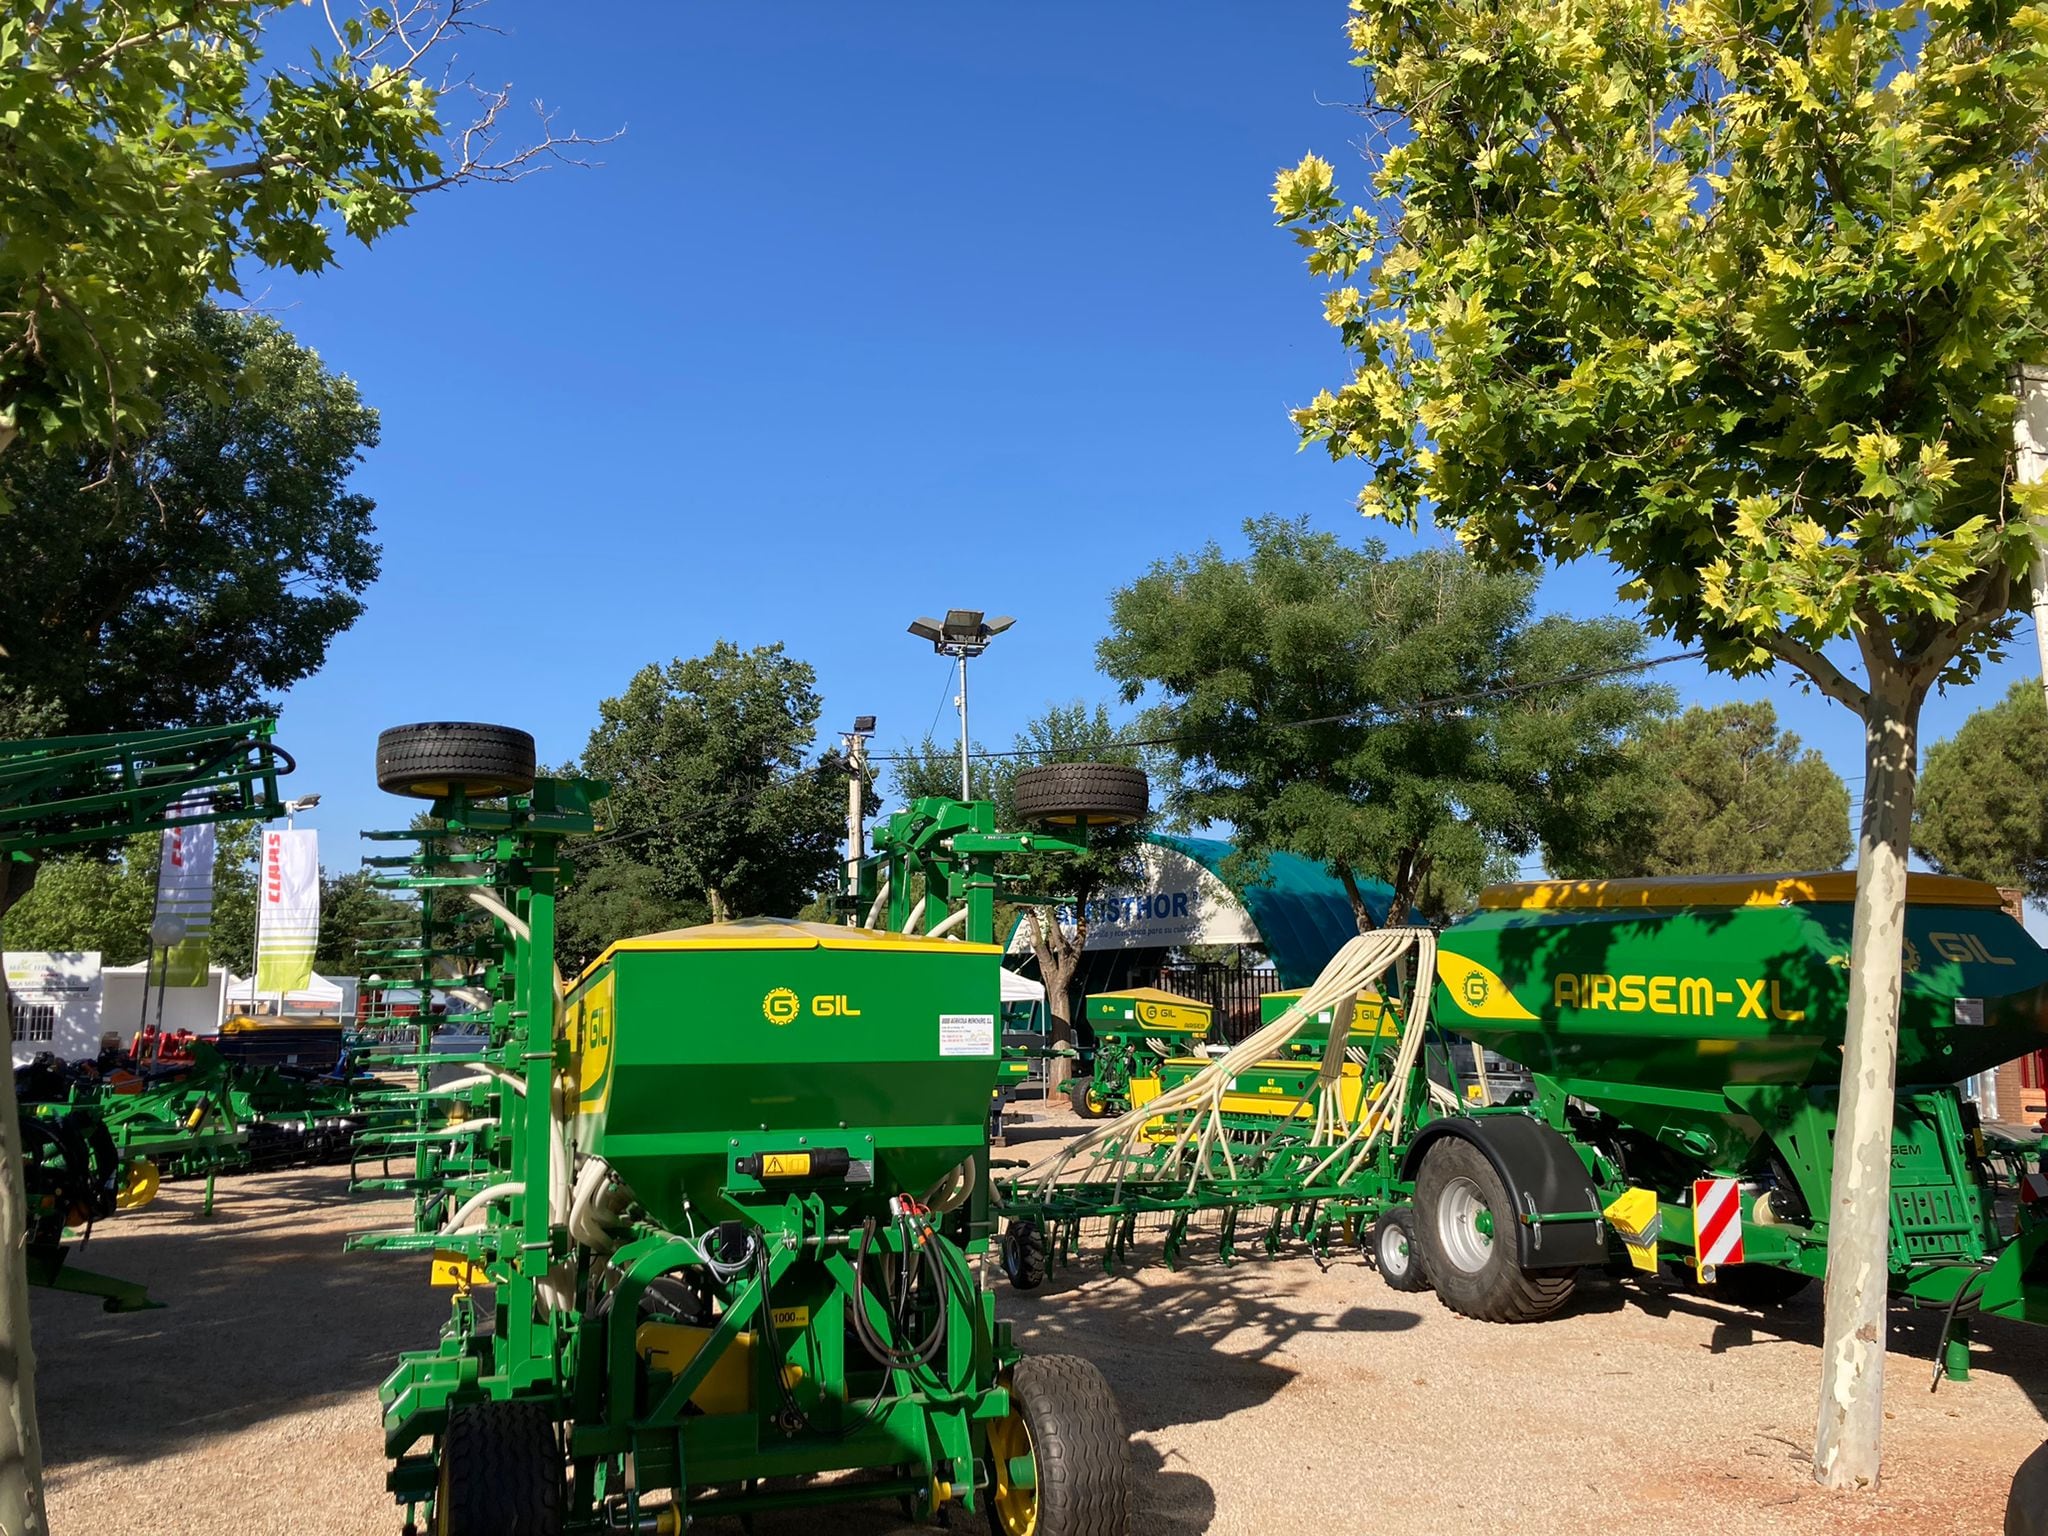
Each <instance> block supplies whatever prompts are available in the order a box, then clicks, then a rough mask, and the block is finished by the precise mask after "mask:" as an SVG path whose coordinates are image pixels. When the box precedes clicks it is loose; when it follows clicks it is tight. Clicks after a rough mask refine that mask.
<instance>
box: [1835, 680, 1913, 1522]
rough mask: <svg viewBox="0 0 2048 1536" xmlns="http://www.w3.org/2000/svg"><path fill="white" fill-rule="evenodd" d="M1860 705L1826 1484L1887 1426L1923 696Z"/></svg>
mask: <svg viewBox="0 0 2048 1536" xmlns="http://www.w3.org/2000/svg"><path fill="white" fill-rule="evenodd" d="M1872 674H1873V675H1872V677H1871V686H1870V690H1869V696H1868V700H1867V702H1866V703H1865V706H1864V724H1863V762H1864V780H1863V819H1862V827H1861V830H1860V833H1859V836H1858V839H1857V850H1856V851H1857V858H1856V915H1855V919H1854V925H1853V927H1852V930H1851V939H1850V944H1851V949H1850V956H1849V965H1850V969H1849V1014H1848V1021H1847V1034H1846V1038H1845V1039H1844V1042H1843V1047H1842V1093H1841V1104H1840V1108H1839V1113H1838V1119H1837V1123H1836V1127H1835V1170H1834V1183H1833V1186H1832V1188H1831V1190H1830V1193H1829V1198H1828V1211H1827V1215H1828V1271H1827V1293H1826V1315H1825V1323H1824V1327H1823V1334H1822V1359H1821V1380H1820V1421H1819V1428H1818V1430H1817V1431H1816V1433H1815V1437H1814V1449H1813V1475H1814V1479H1815V1481H1817V1482H1819V1483H1821V1484H1823V1485H1824V1486H1826V1487H1830V1488H1866V1489H1868V1488H1875V1487H1876V1486H1877V1476H1878V1455H1879V1439H1880V1432H1881V1431H1882V1429H1883V1427H1884V1345H1885V1305H1886V1296H1887V1291H1888V1282H1889V1279H1890V1274H1889V1266H1888V1264H1887V1263H1886V1245H1887V1242H1888V1239H1889V1233H1890V1226H1891V1152H1892V1088H1893V1081H1894V1078H1895V1075H1896V1072H1897V1068H1898V1056H1899V1050H1898V1046H1899V987H1900V982H1901V978H1902V974H1903V960H1902V956H1903V948H1904V941H1905V932H1906V852H1907V842H1908V838H1909V837H1910V835H1911V832H1912V826H1913V769H1914V755H1915V750H1914V749H1915V739H1916V737H1917V734H1918V730H1919V716H1920V697H1921V695H1920V691H1919V690H1918V689H1914V688H1910V687H1906V686H1903V685H1901V684H1900V683H1899V682H1898V681H1897V680H1896V679H1889V678H1885V677H1882V676H1879V675H1877V669H1876V668H1875V667H1873V668H1872Z"/></svg>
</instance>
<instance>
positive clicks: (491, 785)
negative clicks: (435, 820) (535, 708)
mask: <svg viewBox="0 0 2048 1536" xmlns="http://www.w3.org/2000/svg"><path fill="white" fill-rule="evenodd" d="M534 772H535V763H534V755H533V738H532V737H531V736H529V735H528V734H527V733H526V732H524V731H520V730H514V729H513V728H512V727H511V726H509V725H478V724H476V723H474V722H472V721H466V720H430V721H426V722H424V723H422V724H419V725H394V726H393V727H391V729H390V730H388V731H385V732H383V733H382V734H381V735H379V736H378V738H377V787H378V788H379V789H381V790H384V791H385V792H387V793H389V794H394V795H410V796H412V797H414V798H415V799H419V800H438V799H440V798H441V797H442V796H443V795H450V794H454V793H455V792H456V791H458V790H460V791H461V792H462V793H463V794H465V795H468V796H469V797H470V798H471V799H472V800H485V799H489V798H491V797H492V796H494V795H523V794H525V793H526V792H527V791H528V790H530V789H532V788H533V780H534Z"/></svg>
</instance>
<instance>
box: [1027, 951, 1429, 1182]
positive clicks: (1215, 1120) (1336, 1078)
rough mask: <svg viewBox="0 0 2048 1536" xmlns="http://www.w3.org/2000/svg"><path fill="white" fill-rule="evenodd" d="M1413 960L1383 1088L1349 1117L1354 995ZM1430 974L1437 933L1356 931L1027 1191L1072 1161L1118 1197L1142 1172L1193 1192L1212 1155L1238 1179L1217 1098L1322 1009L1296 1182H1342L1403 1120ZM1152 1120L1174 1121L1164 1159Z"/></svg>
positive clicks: (1058, 1160)
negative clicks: (1151, 1131) (1217, 1049)
mask: <svg viewBox="0 0 2048 1536" xmlns="http://www.w3.org/2000/svg"><path fill="white" fill-rule="evenodd" d="M1411 953H1412V954H1413V955H1414V965H1413V967H1412V969H1411V970H1410V973H1409V974H1410V975H1411V976H1412V977H1414V978H1417V979H1418V983H1417V985H1415V986H1412V987H1411V988H1409V989H1408V991H1409V995H1410V1002H1409V1005H1408V1008H1407V1014H1406V1018H1405V1020H1404V1024H1403V1029H1402V1032H1401V1041H1400V1044H1399V1046H1398V1048H1397V1049H1396V1051H1395V1053H1394V1059H1393V1061H1392V1063H1391V1064H1390V1070H1389V1074H1388V1077H1387V1079H1386V1086H1385V1088H1384V1089H1383V1090H1382V1091H1381V1092H1380V1093H1379V1095H1378V1096H1377V1097H1374V1098H1370V1099H1368V1100H1366V1101H1364V1102H1361V1103H1360V1104H1359V1105H1358V1117H1357V1119H1356V1120H1355V1121H1354V1120H1352V1119H1351V1118H1350V1116H1349V1115H1347V1113H1346V1111H1345V1108H1344V1073H1343V1069H1344V1061H1345V1051H1346V1048H1347V1045H1348V1035H1349V1032H1350V1024H1351V1013H1352V1009H1353V1007H1354V1006H1355V1005H1356V1002H1357V999H1358V995H1359V993H1361V992H1363V991H1365V990H1367V989H1368V988H1370V987H1372V986H1373V984H1374V983H1375V982H1378V981H1379V980H1380V979H1381V978H1382V977H1383V976H1385V975H1386V973H1387V972H1388V971H1389V970H1391V969H1392V968H1393V967H1394V965H1395V964H1396V963H1397V962H1399V961H1400V960H1402V959H1403V958H1404V957H1406V956H1408V955H1409V954H1411ZM1435 975H1436V935H1435V934H1433V933H1431V932H1430V931H1429V930H1428V929H1426V928H1382V929H1380V930H1379V931H1378V932H1376V933H1366V934H1360V935H1359V936H1358V937H1357V938H1355V939H1353V940H1351V942H1350V943H1348V944H1346V945H1345V946H1344V947H1343V948H1342V949H1340V950H1338V951H1337V953H1336V955H1335V956H1334V957H1333V958H1332V959H1331V961H1330V963H1329V964H1328V965H1327V966H1325V967H1324V968H1323V973H1322V974H1321V975H1320V976H1318V977H1317V978H1316V980H1315V984H1314V985H1313V986H1311V987H1310V988H1309V989H1308V990H1307V991H1306V992H1304V993H1302V995H1301V996H1300V998H1298V999H1297V1000H1296V1001H1295V1004H1294V1006H1293V1007H1291V1008H1289V1009H1288V1010H1287V1011H1286V1012H1285V1013H1283V1014H1282V1015H1281V1016H1280V1017H1279V1018H1277V1019H1275V1020H1274V1021H1273V1022H1272V1023H1271V1024H1268V1025H1265V1026H1264V1027H1262V1028H1260V1029H1258V1030H1256V1031H1255V1032H1253V1033H1252V1034H1250V1035H1248V1036H1246V1037H1245V1038H1244V1039H1243V1040H1242V1041H1240V1042H1239V1043H1238V1044H1236V1045H1234V1046H1232V1047H1231V1048H1230V1049H1229V1050H1228V1051H1227V1052H1225V1053H1224V1054H1223V1055H1222V1056H1219V1057H1217V1058H1216V1059H1215V1060H1213V1061H1211V1062H1210V1063H1209V1065H1208V1066H1206V1067H1204V1068H1203V1069H1202V1070H1201V1071H1200V1072H1198V1073H1196V1074H1195V1075H1194V1076H1193V1077H1191V1078H1189V1079H1188V1080H1187V1081H1186V1082H1184V1083H1182V1084H1180V1085H1179V1086H1177V1087H1175V1088H1171V1089H1169V1090H1167V1091H1166V1092H1165V1093H1162V1094H1160V1095H1159V1096H1158V1097H1157V1098H1155V1099H1152V1100H1150V1101H1149V1102H1147V1103H1145V1104H1142V1105H1140V1106H1139V1107H1138V1108H1136V1109H1133V1110H1132V1111H1131V1112H1130V1113H1129V1114H1127V1115H1124V1116H1123V1117H1121V1118H1120V1119H1117V1120H1112V1121H1111V1122H1109V1124H1107V1125H1104V1126H1101V1127H1098V1128H1097V1129H1095V1130H1093V1131H1090V1132H1088V1133H1087V1134H1086V1135H1084V1136H1080V1137H1077V1138H1076V1139H1075V1140H1074V1141H1072V1142H1070V1143H1069V1144H1068V1145H1067V1147H1066V1149H1065V1150H1064V1151H1062V1152H1061V1153H1060V1154H1059V1156H1057V1157H1055V1158H1054V1159H1052V1161H1051V1162H1049V1163H1047V1164H1046V1165H1045V1167H1044V1168H1043V1169H1041V1170H1040V1171H1039V1172H1038V1173H1037V1175H1036V1176H1035V1177H1033V1178H1032V1179H1031V1180H1030V1182H1029V1185H1028V1186H1025V1187H1028V1188H1029V1189H1031V1190H1034V1191H1036V1192H1038V1193H1040V1194H1044V1193H1048V1192H1050V1190H1051V1188H1052V1186H1053V1185H1055V1184H1057V1183H1058V1182H1059V1181H1060V1178H1061V1176H1062V1175H1063V1174H1065V1173H1066V1171H1067V1170H1068V1169H1069V1168H1070V1167H1072V1166H1073V1165H1074V1164H1075V1163H1076V1161H1077V1160H1080V1159H1084V1158H1085V1159H1086V1160H1087V1161H1086V1162H1085V1163H1084V1164H1083V1165H1082V1169H1081V1173H1080V1179H1081V1181H1082V1182H1084V1183H1092V1182H1099V1181H1107V1180H1114V1181H1115V1183H1116V1185H1117V1188H1118V1198H1121V1195H1122V1186H1123V1183H1124V1181H1125V1179H1126V1177H1128V1176H1130V1175H1132V1174H1138V1173H1142V1175H1143V1176H1144V1177H1145V1178H1146V1179H1148V1180H1156V1179H1159V1178H1161V1177H1174V1176H1177V1175H1179V1174H1180V1173H1182V1172H1183V1171H1185V1172H1186V1174H1187V1178H1188V1186H1189V1188H1190V1189H1191V1190H1192V1189H1193V1187H1194V1186H1195V1184H1196V1183H1197V1182H1198V1181H1199V1180H1200V1179H1201V1178H1202V1176H1203V1175H1204V1174H1205V1173H1207V1172H1209V1171H1210V1169H1211V1167H1212V1165H1213V1162H1214V1161H1215V1160H1216V1159H1218V1158H1220V1160H1221V1162H1222V1165H1223V1169H1224V1172H1225V1173H1226V1175H1227V1176H1229V1177H1232V1178H1235V1177H1236V1176H1237V1162H1236V1157H1235V1154H1234V1153H1233V1151H1232V1148H1231V1140H1230V1135H1229V1132H1228V1130H1227V1129H1226V1127H1225V1124H1224V1109H1223V1100H1224V1098H1225V1096H1226V1095H1228V1094H1229V1093H1231V1092H1232V1084H1233V1082H1234V1081H1235V1079H1236V1078H1237V1076H1238V1075H1239V1074H1240V1073H1243V1072H1247V1071H1250V1070H1252V1069H1253V1068H1254V1067H1256V1066H1257V1064H1258V1063H1259V1062H1261V1061H1265V1060H1268V1059H1270V1058H1271V1057H1273V1056H1274V1055H1276V1054H1277V1053H1279V1052H1280V1051H1281V1050H1283V1049H1285V1047H1286V1045H1287V1043H1288V1042H1289V1041H1291V1040H1293V1039H1294V1038H1295V1037H1296V1036H1297V1035H1299V1034H1300V1033H1301V1032H1302V1030H1303V1029H1304V1028H1306V1027H1307V1026H1308V1025H1309V1024H1311V1023H1312V1022H1313V1021H1314V1020H1315V1018H1316V1016H1317V1015H1318V1014H1320V1013H1324V1012H1328V1013H1329V1014H1330V1015H1331V1024H1330V1032H1329V1039H1328V1042H1327V1044H1326V1045H1325V1046H1324V1050H1323V1061H1322V1068H1321V1070H1320V1072H1319V1073H1318V1074H1317V1092H1316V1119H1315V1126H1314V1129H1313V1131H1312V1132H1311V1133H1310V1136H1309V1139H1308V1144H1307V1145H1308V1147H1309V1148H1310V1149H1311V1150H1312V1151H1321V1152H1322V1153H1323V1155H1322V1157H1321V1159H1320V1160H1319V1161H1318V1162H1317V1163H1315V1164H1314V1165H1313V1167H1312V1168H1311V1169H1310V1170H1309V1172H1308V1174H1307V1176H1306V1177H1305V1178H1304V1179H1303V1181H1302V1182H1303V1184H1304V1185H1309V1184H1313V1183H1314V1182H1315V1181H1316V1180H1318V1179H1319V1178H1321V1177H1322V1176H1323V1175H1324V1174H1325V1173H1327V1172H1329V1171H1330V1170H1331V1169H1332V1168H1335V1169H1337V1171H1338V1176H1339V1177H1340V1178H1341V1177H1344V1176H1348V1175H1349V1174H1350V1173H1351V1172H1353V1171H1354V1170H1355V1169H1356V1168H1357V1167H1358V1166H1359V1164H1361V1163H1362V1162H1363V1161H1364V1160H1365V1159H1366V1158H1367V1157H1368V1156H1370V1155H1371V1152H1372V1149H1373V1147H1374V1145H1375V1143H1376V1142H1377V1141H1378V1140H1379V1138H1380V1136H1381V1135H1382V1134H1384V1133H1385V1131H1386V1130H1387V1128H1388V1127H1390V1126H1398V1125H1400V1124H1401V1123H1402V1121H1403V1119H1404V1117H1405V1116H1406V1114H1407V1109H1408V1084H1409V1080H1410V1077H1411V1076H1412V1069H1413V1067H1414V1065H1415V1062H1416V1059H1417V1057H1418V1056H1419V1055H1420V1054H1421V1051H1422V1041H1423V1035H1424V1032H1425V1030H1426V1029H1427V1027H1428V1022H1429V993H1430V986H1431V983H1432V981H1433V979H1434V977H1435ZM1155 1122H1163V1123H1166V1124H1176V1123H1177V1124H1178V1125H1179V1127H1180V1128H1179V1131H1178V1133H1177V1134H1176V1136H1175V1138H1174V1140H1173V1141H1172V1142H1171V1143H1170V1144H1169V1145H1168V1146H1167V1147H1166V1150H1165V1152H1164V1154H1163V1155H1161V1154H1160V1153H1159V1151H1158V1150H1157V1147H1156V1145H1155V1144H1153V1143H1150V1142H1147V1141H1146V1139H1145V1136H1144V1131H1145V1128H1146V1126H1148V1125H1150V1124H1153V1123H1155Z"/></svg>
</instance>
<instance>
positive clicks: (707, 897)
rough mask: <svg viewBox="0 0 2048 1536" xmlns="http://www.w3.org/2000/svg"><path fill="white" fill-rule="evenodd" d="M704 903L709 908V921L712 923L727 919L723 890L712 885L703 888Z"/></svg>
mask: <svg viewBox="0 0 2048 1536" xmlns="http://www.w3.org/2000/svg"><path fill="white" fill-rule="evenodd" d="M704 904H705V905H706V906H708V907H709V908H710V909H711V921H713V922H714V923H722V922H725V921H727V914H726V907H725V892H723V891H721V890H720V889H719V888H718V887H717V886H715V885H713V886H707V887H706V888H705V891H704Z"/></svg>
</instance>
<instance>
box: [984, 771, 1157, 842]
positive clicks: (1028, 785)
mask: <svg viewBox="0 0 2048 1536" xmlns="http://www.w3.org/2000/svg"><path fill="white" fill-rule="evenodd" d="M1013 792H1014V793H1015V795H1016V799H1017V818H1018V819H1019V820H1020V821H1027V822H1036V823H1040V824H1049V825H1052V826H1064V827H1123V826H1129V825H1130V824H1131V823H1132V822H1135V821H1143V820H1144V819H1145V817H1146V815H1147V813H1148V812H1149V811H1150V810H1151V805H1152V790H1151V785H1150V783H1149V782H1148V781H1147V780H1146V778H1145V774H1144V771H1143V770H1142V769H1138V768H1123V767H1119V766H1117V765H1116V764H1114V763H1045V764H1042V765H1041V766H1039V767H1036V768H1021V769H1019V770H1018V771H1017V777H1016V779H1015V781H1014V785H1013Z"/></svg>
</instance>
